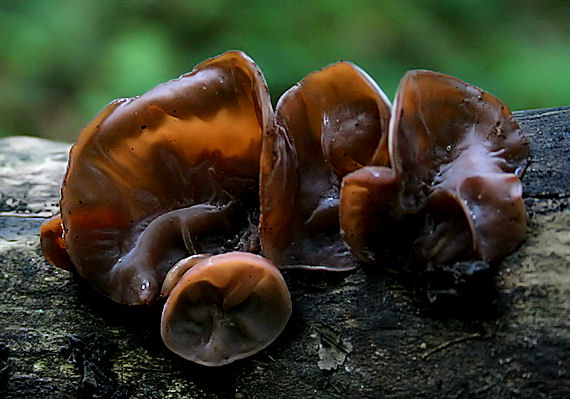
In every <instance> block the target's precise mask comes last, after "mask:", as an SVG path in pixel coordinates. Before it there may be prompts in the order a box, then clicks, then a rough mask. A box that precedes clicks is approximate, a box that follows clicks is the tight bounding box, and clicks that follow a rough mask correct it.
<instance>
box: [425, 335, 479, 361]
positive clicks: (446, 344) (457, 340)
mask: <svg viewBox="0 0 570 399" xmlns="http://www.w3.org/2000/svg"><path fill="white" fill-rule="evenodd" d="M482 337H483V335H481V333H478V332H476V333H473V334H469V335H466V336H464V337H459V338H455V339H452V340H451V341H447V342H444V343H443V344H441V345H438V346H436V347H435V348H433V349H432V350H430V351H427V352H425V353H424V354H423V355H422V360H426V359H427V358H428V357H430V356H431V355H433V354H434V353H436V352H439V351H441V350H444V349H446V348H448V347H450V346H451V345H455V344H458V343H461V342H465V341H469V340H471V339H477V338H482Z"/></svg>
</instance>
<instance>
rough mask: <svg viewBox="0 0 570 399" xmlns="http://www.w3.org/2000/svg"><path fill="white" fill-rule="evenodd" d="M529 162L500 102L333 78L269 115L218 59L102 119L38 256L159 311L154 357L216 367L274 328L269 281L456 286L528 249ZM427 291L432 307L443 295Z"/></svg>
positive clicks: (230, 63) (279, 325) (253, 69)
mask: <svg viewBox="0 0 570 399" xmlns="http://www.w3.org/2000/svg"><path fill="white" fill-rule="evenodd" d="M528 150H529V149H528V143H527V142H526V141H525V139H524V137H523V135H522V132H521V130H520V128H519V126H518V125H517V123H516V122H515V121H514V120H513V117H512V114H511V112H510V111H509V110H508V109H507V107H506V106H505V105H504V104H503V103H502V102H501V101H500V100H498V99H497V98H496V97H494V96H493V95H491V94H489V93H486V92H484V91H482V90H480V89H478V88H477V87H474V86H472V85H469V84H467V83H465V82H462V81H460V80H459V79H456V78H453V77H450V76H446V75H442V74H439V73H435V72H430V71H421V70H418V71H410V72H408V73H407V74H406V75H405V76H404V77H403V79H402V81H401V83H400V86H399V88H398V91H397V93H396V98H395V101H394V104H393V106H390V103H389V101H388V99H387V97H386V95H385V94H384V93H383V92H382V90H381V89H380V88H379V87H378V86H377V85H376V83H375V82H374V81H373V80H372V79H371V78H370V77H369V76H368V75H367V74H366V73H365V72H363V71H362V70H361V69H360V68H358V67H356V66H355V65H353V64H351V63H348V62H339V63H337V64H333V65H331V66H329V67H326V68H324V69H322V70H320V71H317V72H314V73H311V74H310V75H308V76H307V77H305V78H304V79H303V80H302V81H301V82H299V83H298V84H297V85H296V86H294V87H292V88H291V89H290V90H288V91H287V92H286V93H285V94H284V95H283V96H282V97H281V98H280V100H279V101H278V103H277V108H276V111H275V113H273V110H272V107H271V102H270V100H269V94H268V91H267V86H266V84H265V80H264V78H263V75H262V73H261V71H260V70H259V69H258V67H257V66H256V65H255V64H254V63H253V61H252V60H251V59H250V58H248V57H247V56H246V55H245V54H243V53H241V52H239V51H230V52H227V53H225V54H222V55H220V56H218V57H215V58H212V59H209V60H207V61H205V62H203V63H201V64H199V65H198V66H196V67H195V68H194V70H193V71H192V72H190V73H188V74H186V75H183V76H181V77H180V78H178V79H175V80H172V81H169V82H166V83H164V84H162V85H159V86H157V87H156V88H154V89H152V90H150V91H149V92H147V93H145V94H143V95H142V96H140V97H134V98H127V99H119V100H116V101H113V102H112V103H111V104H109V105H108V106H106V107H105V108H104V109H103V110H101V111H100V112H99V114H98V115H97V116H96V117H95V118H94V119H93V120H92V121H91V122H90V123H89V124H88V125H87V126H86V127H85V128H84V130H83V131H82V132H81V135H80V136H79V139H78V141H77V144H76V145H75V146H74V147H73V148H72V150H71V153H70V159H69V164H68V169H67V173H66V176H65V179H64V182H63V186H62V198H61V202H60V211H61V214H60V215H56V216H54V217H53V218H52V219H50V220H49V221H47V222H46V223H44V225H42V229H41V246H42V250H43V252H44V255H45V257H46V259H47V260H48V261H49V262H51V263H53V264H54V265H56V266H59V267H61V268H64V269H66V270H74V269H75V270H76V271H77V272H78V273H79V274H80V275H81V276H82V277H83V278H84V279H86V280H87V281H88V282H89V283H90V284H92V285H93V286H94V287H95V288H96V289H97V290H98V291H100V292H101V293H102V294H104V295H106V296H107V297H109V298H111V299H113V300H114V301H117V302H120V303H124V304H130V305H135V304H148V303H152V302H154V301H156V300H158V299H160V298H162V299H164V298H167V300H166V303H165V305H164V308H163V312H162V319H161V335H162V338H163V341H164V343H165V344H166V346H167V347H168V348H169V349H171V350H172V351H173V352H175V353H176V354H178V355H180V356H181V357H183V358H185V359H188V360H191V361H193V362H196V363H199V364H202V365H207V366H220V365H224V364H228V363H231V362H233V361H235V360H237V359H241V358H244V357H247V356H249V355H252V354H254V353H256V352H258V351H260V350H261V349H263V348H265V347H266V346H267V345H269V344H270V343H271V342H273V341H274V340H275V338H276V337H277V336H278V335H279V334H280V333H281V331H282V330H283V329H284V327H285V325H286V323H287V321H288V319H289V317H290V315H291V298H290V295H289V291H288V289H287V286H286V284H285V281H284V279H283V277H282V276H281V274H280V272H279V270H278V268H277V266H278V267H280V268H288V267H301V268H307V269H325V270H336V271H338V270H350V269H353V268H355V267H357V266H358V265H359V264H360V262H365V263H371V264H375V265H378V266H380V267H383V268H385V269H388V270H393V271H396V272H399V271H405V272H409V271H412V272H419V273H416V274H417V275H418V276H425V275H426V274H427V273H424V272H434V273H433V274H434V275H437V273H440V272H441V273H440V274H439V275H441V276H443V277H446V278H448V279H449V277H450V276H451V277H452V278H451V280H452V281H453V284H455V285H456V286H457V285H458V284H463V283H465V284H464V285H465V286H469V284H468V283H469V281H476V280H473V279H471V277H472V276H473V275H475V274H480V273H481V272H485V271H487V270H490V267H489V266H490V265H489V262H492V261H496V260H499V259H501V258H502V257H504V256H506V255H507V254H509V253H510V252H512V251H513V250H514V249H516V247H517V246H518V245H519V244H520V243H521V242H522V240H523V239H524V237H525V233H526V220H527V219H526V218H527V216H526V211H525V207H524V202H523V200H522V185H521V182H520V178H521V176H522V174H523V173H524V170H525V168H526V164H527V158H528V155H529V154H528ZM258 219H259V220H258ZM260 249H261V250H262V252H263V255H264V256H266V257H267V258H268V259H266V258H263V257H261V256H259V255H254V254H252V253H248V252H257V251H259V250H260ZM276 265H277V266H276ZM439 280H440V281H443V283H441V284H435V285H433V287H432V289H431V291H430V290H428V291H429V292H430V293H431V294H433V295H432V296H435V297H436V296H438V295H439V294H441V293H444V294H445V293H447V292H449V290H447V285H446V284H447V283H446V281H444V280H445V278H443V279H439ZM468 280H469V281H468ZM458 282H459V283H458ZM428 285H429V283H428Z"/></svg>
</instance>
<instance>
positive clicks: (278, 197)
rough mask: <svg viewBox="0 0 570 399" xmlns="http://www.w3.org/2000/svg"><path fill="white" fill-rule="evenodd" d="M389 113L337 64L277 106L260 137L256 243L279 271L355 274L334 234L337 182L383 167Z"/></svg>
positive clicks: (376, 93)
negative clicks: (303, 269) (271, 127)
mask: <svg viewBox="0 0 570 399" xmlns="http://www.w3.org/2000/svg"><path fill="white" fill-rule="evenodd" d="M389 117H390V105H389V102H388V99H387V98H386V96H385V94H384V93H383V92H382V91H381V90H380V88H378V86H377V85H376V84H375V83H374V81H373V80H372V79H371V78H370V77H369V76H368V75H367V74H366V73H365V72H363V71H362V70H361V69H359V68H358V67H356V66H354V65H353V64H350V63H347V62H340V63H337V64H334V65H331V66H329V67H327V68H324V69H322V70H320V71H317V72H314V73H312V74H310V75H308V76H307V77H306V78H304V79H303V80H302V81H301V82H299V83H298V84H297V85H296V86H294V87H292V88H291V89H290V90H289V91H287V92H286V93H285V94H284V95H283V96H282V97H281V99H280V100H279V102H278V103H277V108H276V111H275V130H274V131H272V132H269V133H268V134H267V135H266V136H265V137H264V143H263V152H262V159H261V191H260V195H261V197H260V205H261V220H260V237H261V243H262V247H263V252H264V255H265V256H267V257H268V258H270V259H271V260H273V261H274V262H275V263H276V264H277V265H279V267H289V266H303V267H307V268H322V269H330V270H347V269H352V268H354V267H356V266H357V263H356V260H355V259H354V258H353V257H352V256H351V255H350V253H349V252H348V250H347V248H346V246H345V245H344V243H343V242H342V239H341V237H340V233H339V216H338V205H339V193H340V184H341V180H342V177H343V176H344V175H346V174H347V173H350V172H352V171H355V170H357V169H359V168H361V167H363V166H364V165H367V164H368V163H370V161H371V160H372V159H374V160H375V162H377V163H379V164H383V165H387V164H388V152H387V144H388V143H387V130H388V121H389Z"/></svg>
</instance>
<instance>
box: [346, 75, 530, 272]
mask: <svg viewBox="0 0 570 399" xmlns="http://www.w3.org/2000/svg"><path fill="white" fill-rule="evenodd" d="M388 143H389V144H388V147H389V155H390V164H391V168H392V171H388V170H387V169H385V168H384V169H382V168H378V166H382V165H378V166H376V165H374V164H373V163H372V165H373V166H367V167H365V168H362V169H359V170H357V171H355V172H353V173H352V174H349V175H347V176H345V178H344V185H343V190H342V192H341V209H340V220H341V228H342V231H343V237H344V239H345V241H346V242H347V244H348V246H349V247H350V248H351V249H352V251H353V253H354V254H355V255H356V256H358V257H359V258H360V259H366V260H368V261H375V262H382V259H381V256H380V257H378V256H375V254H380V253H381V252H382V251H383V250H382V249H380V248H381V247H385V246H386V245H388V246H394V245H396V246H397V242H400V246H401V244H402V243H403V244H405V245H408V246H409V247H411V248H412V250H411V251H409V252H410V253H411V254H414V255H413V256H415V257H416V259H415V261H418V262H422V263H423V264H425V262H432V263H435V264H444V263H449V262H454V261H459V260H465V259H473V258H475V259H481V260H484V261H494V260H498V259H500V258H502V257H504V256H506V255H507V254H509V253H510V252H512V251H513V250H514V249H515V248H516V247H517V246H518V245H519V244H520V243H521V242H522V241H523V239H524V237H525V232H526V211H525V207H524V202H523V200H522V185H521V182H520V177H521V176H522V174H523V172H524V169H525V167H526V163H527V158H528V155H529V151H528V143H527V142H526V140H525V138H524V136H523V134H522V131H521V129H520V128H519V126H518V125H517V123H516V122H515V121H514V119H513V117H512V114H511V112H510V111H509V110H508V109H507V107H506V106H505V105H504V104H503V103H502V102H501V101H500V100H499V99H497V98H496V97H494V96H493V95H491V94H489V93H486V92H484V91H482V90H481V89H479V88H477V87H475V86H472V85H469V84H467V83H465V82H462V81H461V80H459V79H456V78H453V77H450V76H447V75H443V74H440V73H435V72H431V71H410V72H408V73H407V74H406V75H405V76H404V78H403V79H402V81H401V83H400V86H399V88H398V91H397V94H396V100H395V102H394V105H393V109H392V117H391V120H390V129H389V133H388ZM355 217H356V219H355ZM356 220H359V221H360V222H361V223H357V222H356ZM404 221H405V223H404ZM399 224H407V226H408V227H407V228H406V230H405V231H403V230H402V229H398V228H394V226H395V225H399ZM373 236H375V237H376V239H373ZM390 237H391V239H389V238H390ZM406 237H408V238H406ZM409 237H414V238H413V240H411V241H410V239H409ZM384 238H385V239H388V240H389V241H391V243H390V242H386V241H385V240H384ZM374 241H375V242H374Z"/></svg>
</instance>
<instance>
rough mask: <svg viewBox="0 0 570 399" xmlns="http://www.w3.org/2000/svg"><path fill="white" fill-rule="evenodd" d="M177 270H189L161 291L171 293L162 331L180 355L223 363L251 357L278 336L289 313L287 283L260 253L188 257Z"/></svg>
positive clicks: (164, 314)
mask: <svg viewBox="0 0 570 399" xmlns="http://www.w3.org/2000/svg"><path fill="white" fill-rule="evenodd" d="M186 262H189V265H186V264H185V263H186ZM179 268H181V269H185V268H188V270H187V271H186V272H185V273H184V274H183V275H182V276H181V277H180V276H178V277H179V281H178V282H177V283H176V282H175V280H176V278H178V277H176V278H173V279H172V280H171V281H169V282H168V283H167V285H168V287H165V288H164V290H163V291H164V292H168V291H171V293H170V296H169V297H168V300H167V301H166V303H165V305H164V309H163V312H162V319H161V335H162V339H163V341H164V343H165V345H166V346H167V347H168V348H169V349H170V350H172V351H173V352H174V353H176V354H177V355H179V356H181V357H183V358H184V359H187V360H191V361H193V362H196V363H199V364H202V365H206V366H222V365H224V364H228V363H231V362H233V361H235V360H238V359H242V358H244V357H247V356H250V355H253V354H254V353H257V352H258V351H260V350H262V349H263V348H265V347H267V346H268V345H269V344H270V343H271V342H273V341H274V340H275V338H277V336H278V335H279V334H280V333H281V331H283V329H284V328H285V325H286V324H287V321H288V320H289V317H290V316H291V298H290V295H289V290H288V288H287V285H286V284H285V281H284V280H283V277H282V276H281V273H280V272H279V270H278V269H277V267H276V266H275V265H274V264H272V263H271V262H269V261H268V260H267V259H265V258H263V257H261V256H258V255H254V254H251V253H246V252H231V253H226V254H222V255H216V256H212V257H207V256H206V257H203V258H202V259H196V258H189V259H188V260H187V261H185V260H182V261H181V262H180V265H179ZM174 274H176V275H178V272H175V273H174ZM172 285H174V288H172V289H171V286H172Z"/></svg>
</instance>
